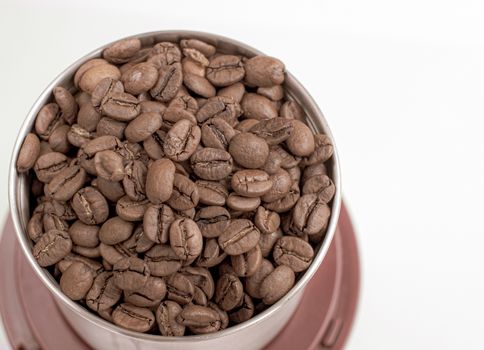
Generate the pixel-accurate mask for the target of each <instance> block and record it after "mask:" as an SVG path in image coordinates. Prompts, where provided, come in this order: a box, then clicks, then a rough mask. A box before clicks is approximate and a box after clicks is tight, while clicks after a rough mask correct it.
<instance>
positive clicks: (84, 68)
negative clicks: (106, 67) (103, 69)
mask: <svg viewBox="0 0 484 350" xmlns="http://www.w3.org/2000/svg"><path fill="white" fill-rule="evenodd" d="M103 64H108V61H106V60H105V59H102V58H93V59H90V60H88V61H86V62H84V63H83V64H82V65H81V66H80V67H79V69H78V70H77V71H76V73H75V75H74V79H73V80H74V85H75V87H76V88H79V82H80V80H81V78H82V76H83V75H84V74H85V73H86V72H87V71H88V70H89V69H91V68H93V67H96V66H100V65H103ZM83 92H84V91H83ZM84 93H85V94H87V93H86V92H84Z"/></svg>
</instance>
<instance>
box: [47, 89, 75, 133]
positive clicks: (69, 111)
mask: <svg viewBox="0 0 484 350" xmlns="http://www.w3.org/2000/svg"><path fill="white" fill-rule="evenodd" d="M52 93H53V94H54V98H55V102H56V103H57V105H58V106H59V107H60V109H61V111H62V118H64V120H65V122H66V123H67V124H69V125H72V124H73V123H74V122H75V120H76V117H77V110H78V106H77V102H76V100H75V99H74V96H72V94H71V93H70V92H69V91H68V90H67V89H66V88H64V87H62V86H57V87H55V88H54V90H53V91H52Z"/></svg>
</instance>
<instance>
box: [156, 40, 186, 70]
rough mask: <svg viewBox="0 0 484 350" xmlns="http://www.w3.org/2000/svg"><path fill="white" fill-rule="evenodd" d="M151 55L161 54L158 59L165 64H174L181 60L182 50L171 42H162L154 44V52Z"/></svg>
mask: <svg viewBox="0 0 484 350" xmlns="http://www.w3.org/2000/svg"><path fill="white" fill-rule="evenodd" d="M150 55H156V56H159V57H158V60H159V61H160V62H161V64H163V65H169V64H173V63H175V62H180V59H181V52H180V49H179V48H178V46H177V45H175V44H173V43H171V42H167V41H164V42H160V43H157V44H156V45H155V46H153V49H152V53H151V54H150Z"/></svg>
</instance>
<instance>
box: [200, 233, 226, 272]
mask: <svg viewBox="0 0 484 350" xmlns="http://www.w3.org/2000/svg"><path fill="white" fill-rule="evenodd" d="M226 257H227V254H226V253H225V252H224V251H223V250H222V249H220V246H219V245H218V241H217V239H216V238H211V239H207V240H206V241H205V244H204V246H203V251H202V253H201V254H200V256H199V258H198V259H197V263H196V265H197V266H200V267H207V268H210V267H214V266H216V265H218V264H220V263H221V262H222V261H223V260H224V259H225V258H226Z"/></svg>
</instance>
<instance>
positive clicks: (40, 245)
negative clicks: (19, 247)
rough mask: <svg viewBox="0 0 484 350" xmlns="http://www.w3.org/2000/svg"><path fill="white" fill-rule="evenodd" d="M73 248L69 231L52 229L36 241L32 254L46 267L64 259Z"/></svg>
mask: <svg viewBox="0 0 484 350" xmlns="http://www.w3.org/2000/svg"><path fill="white" fill-rule="evenodd" d="M71 248H72V241H71V238H70V237H69V234H68V233H67V232H65V231H59V230H50V231H48V232H47V233H45V234H44V235H42V236H41V237H40V239H39V240H38V241H37V243H35V245H34V247H33V249H32V254H33V255H34V258H35V260H37V263H38V264H39V265H40V266H42V267H46V266H50V265H54V264H55V263H56V262H58V261H59V260H61V259H63V258H64V257H65V256H66V255H67V254H68V253H69V252H70V251H71Z"/></svg>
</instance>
